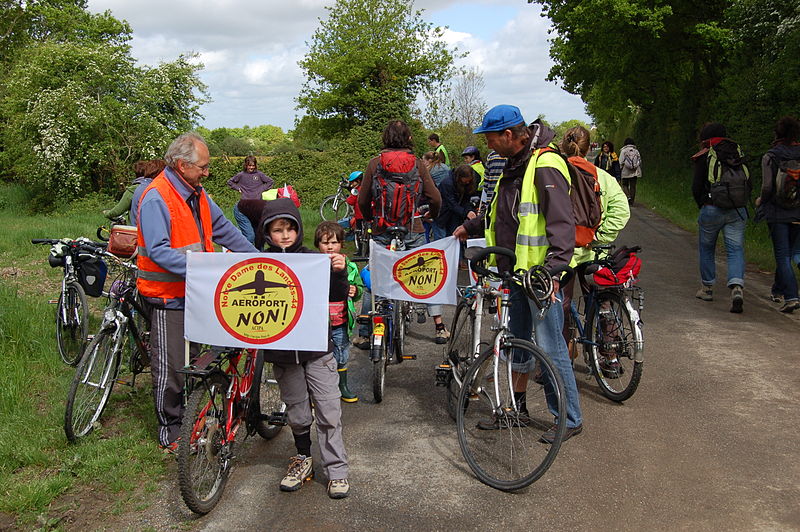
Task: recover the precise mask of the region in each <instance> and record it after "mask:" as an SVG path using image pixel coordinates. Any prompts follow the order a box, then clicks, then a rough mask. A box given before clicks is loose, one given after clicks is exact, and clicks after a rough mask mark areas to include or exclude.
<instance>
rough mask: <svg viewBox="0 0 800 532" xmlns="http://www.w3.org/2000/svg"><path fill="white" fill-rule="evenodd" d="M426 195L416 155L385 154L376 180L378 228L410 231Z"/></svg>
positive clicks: (406, 153)
mask: <svg viewBox="0 0 800 532" xmlns="http://www.w3.org/2000/svg"><path fill="white" fill-rule="evenodd" d="M421 192H422V176H420V173H419V169H418V167H417V158H416V156H414V154H413V153H408V152H404V151H389V152H384V153H382V154H381V156H380V161H379V162H378V168H377V171H376V172H375V175H374V176H373V179H372V199H373V202H374V206H373V214H374V216H375V219H376V224H377V227H378V228H381V229H385V228H387V227H392V226H398V225H402V226H405V227H408V226H409V224H410V223H411V220H412V218H413V216H414V211H415V210H416V208H417V203H418V202H419V196H420V194H421Z"/></svg>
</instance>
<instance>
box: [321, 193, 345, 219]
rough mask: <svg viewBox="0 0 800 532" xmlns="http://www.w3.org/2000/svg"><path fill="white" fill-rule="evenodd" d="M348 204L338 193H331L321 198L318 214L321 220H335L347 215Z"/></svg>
mask: <svg viewBox="0 0 800 532" xmlns="http://www.w3.org/2000/svg"><path fill="white" fill-rule="evenodd" d="M348 207H349V205H347V202H346V201H345V200H344V198H342V197H341V196H340V195H339V194H331V195H330V196H327V197H325V199H323V200H322V203H321V204H320V206H319V215H320V217H321V218H322V219H323V220H331V221H334V222H337V221H339V220H341V219H342V218H344V217H345V216H346V215H347V209H348Z"/></svg>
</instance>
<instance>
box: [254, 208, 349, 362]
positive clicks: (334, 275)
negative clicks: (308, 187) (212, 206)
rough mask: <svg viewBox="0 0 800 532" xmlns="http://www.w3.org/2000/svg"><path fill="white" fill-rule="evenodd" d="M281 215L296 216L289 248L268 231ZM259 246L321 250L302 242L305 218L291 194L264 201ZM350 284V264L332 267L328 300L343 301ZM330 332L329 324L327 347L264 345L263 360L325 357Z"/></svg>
mask: <svg viewBox="0 0 800 532" xmlns="http://www.w3.org/2000/svg"><path fill="white" fill-rule="evenodd" d="M279 218H287V219H289V220H293V221H294V222H295V223H296V224H297V240H296V241H295V243H294V244H292V245H291V246H289V247H288V248H286V249H283V248H281V247H279V246H276V245H275V244H273V243H272V240H271V239H270V237H269V231H267V228H268V226H269V223H270V222H271V221H273V220H277V219H279ZM256 247H257V248H259V249H264V248H266V249H264V251H266V252H268V253H318V252H317V251H315V250H312V249H308V248H307V247H305V246H303V220H302V218H301V217H300V211H298V210H297V207H295V205H294V202H293V201H292V200H290V199H288V198H279V199H276V200H272V201H268V202H266V203H265V204H264V209H263V211H262V212H261V219H260V220H259V222H258V225H257V226H256ZM349 288H350V285H349V283H348V282H347V268H345V269H343V270H342V271H340V272H335V271H333V270H331V284H330V289H329V291H328V301H343V300H344V299H346V298H347V291H348V289H349ZM326 318H327V315H326ZM330 336H331V334H330V325H329V326H328V349H327V351H278V350H275V349H264V360H265V361H266V362H277V363H279V364H300V363H302V362H306V361H308V360H313V359H315V358H320V357H323V356H325V355H326V354H328V353H330V352H332V351H333V343H332V342H331V340H330Z"/></svg>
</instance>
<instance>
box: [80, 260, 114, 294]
mask: <svg viewBox="0 0 800 532" xmlns="http://www.w3.org/2000/svg"><path fill="white" fill-rule="evenodd" d="M76 270H77V274H78V282H79V283H80V284H81V286H82V287H83V291H84V292H86V295H87V296H90V297H100V296H101V295H103V285H105V283H106V274H107V273H108V267H107V266H106V263H105V262H103V260H102V259H98V258H97V257H88V258H86V259H79V260H78V263H77V265H76Z"/></svg>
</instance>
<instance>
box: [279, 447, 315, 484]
mask: <svg viewBox="0 0 800 532" xmlns="http://www.w3.org/2000/svg"><path fill="white" fill-rule="evenodd" d="M312 478H314V468H313V464H312V462H311V457H310V456H308V457H306V456H305V455H302V454H298V455H295V456H292V457H291V458H290V462H289V469H288V470H287V471H286V476H285V477H283V480H281V491H297V490H299V489H300V488H302V487H303V484H304V483H305V482H306V481H308V480H311V479H312Z"/></svg>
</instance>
